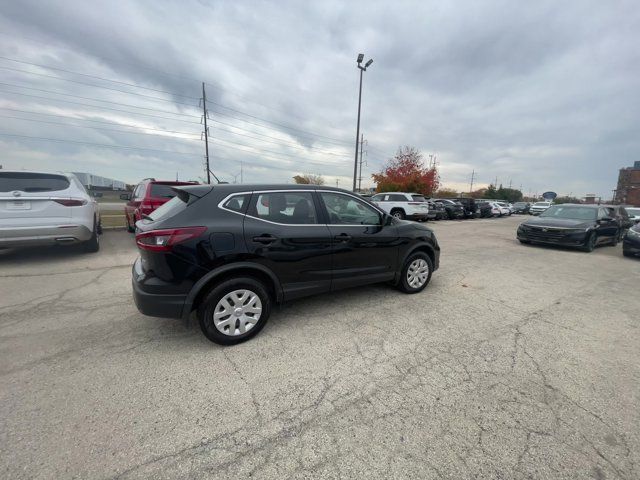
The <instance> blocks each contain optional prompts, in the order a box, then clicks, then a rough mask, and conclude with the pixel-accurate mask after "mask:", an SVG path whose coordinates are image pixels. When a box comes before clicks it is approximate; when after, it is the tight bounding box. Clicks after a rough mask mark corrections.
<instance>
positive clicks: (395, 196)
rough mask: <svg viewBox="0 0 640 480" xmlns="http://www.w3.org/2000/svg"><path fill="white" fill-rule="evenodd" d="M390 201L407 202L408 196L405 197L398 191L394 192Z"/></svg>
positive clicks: (390, 196)
mask: <svg viewBox="0 0 640 480" xmlns="http://www.w3.org/2000/svg"><path fill="white" fill-rule="evenodd" d="M389 201H390V202H406V201H407V197H405V196H404V195H400V194H398V193H394V194H392V195H389Z"/></svg>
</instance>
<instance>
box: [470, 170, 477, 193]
mask: <svg viewBox="0 0 640 480" xmlns="http://www.w3.org/2000/svg"><path fill="white" fill-rule="evenodd" d="M475 177H476V169H475V168H474V169H473V171H472V172H471V188H470V189H469V193H473V181H474V180H475Z"/></svg>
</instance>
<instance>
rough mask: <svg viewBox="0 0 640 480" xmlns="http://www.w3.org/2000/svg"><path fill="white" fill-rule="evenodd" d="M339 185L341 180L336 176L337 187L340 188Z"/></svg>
mask: <svg viewBox="0 0 640 480" xmlns="http://www.w3.org/2000/svg"><path fill="white" fill-rule="evenodd" d="M339 186H340V180H339V179H338V178H336V188H338V187H339Z"/></svg>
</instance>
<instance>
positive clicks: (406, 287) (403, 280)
mask: <svg viewBox="0 0 640 480" xmlns="http://www.w3.org/2000/svg"><path fill="white" fill-rule="evenodd" d="M416 260H424V261H425V262H426V265H427V266H428V268H429V273H428V275H427V279H426V281H425V282H424V283H423V284H421V285H419V286H417V287H413V286H411V285H410V284H409V280H408V273H409V267H411V264H412V263H413V262H414V261H416ZM432 273H433V262H432V261H431V258H429V255H427V254H426V253H424V252H416V253H414V254H412V255H409V257H408V258H407V260H406V261H405V262H404V266H403V267H402V271H401V272H400V281H399V282H398V289H400V291H402V292H404V293H418V292H421V291H422V290H424V289H425V288H426V286H427V285H429V282H430V281H431V274H432Z"/></svg>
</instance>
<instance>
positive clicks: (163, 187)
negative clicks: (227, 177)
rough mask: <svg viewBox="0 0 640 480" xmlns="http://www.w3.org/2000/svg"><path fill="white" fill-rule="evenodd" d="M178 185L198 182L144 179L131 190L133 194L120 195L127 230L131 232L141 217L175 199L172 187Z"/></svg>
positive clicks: (196, 183)
mask: <svg viewBox="0 0 640 480" xmlns="http://www.w3.org/2000/svg"><path fill="white" fill-rule="evenodd" d="M178 185H198V182H175V181H161V180H156V179H155V178H145V179H144V180H142V181H141V182H140V183H139V184H138V185H137V186H136V188H134V189H133V193H123V194H122V195H120V198H121V199H122V200H126V201H127V204H126V205H125V206H124V215H125V217H126V219H127V230H128V231H130V232H133V231H134V230H135V225H136V222H137V221H138V220H140V219H141V218H142V215H149V214H150V213H151V212H153V211H154V210H155V209H156V208H158V207H159V206H160V205H162V204H164V203H167V202H168V201H169V200H171V199H172V198H173V197H175V196H176V194H175V192H174V191H173V190H172V187H175V186H178Z"/></svg>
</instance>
